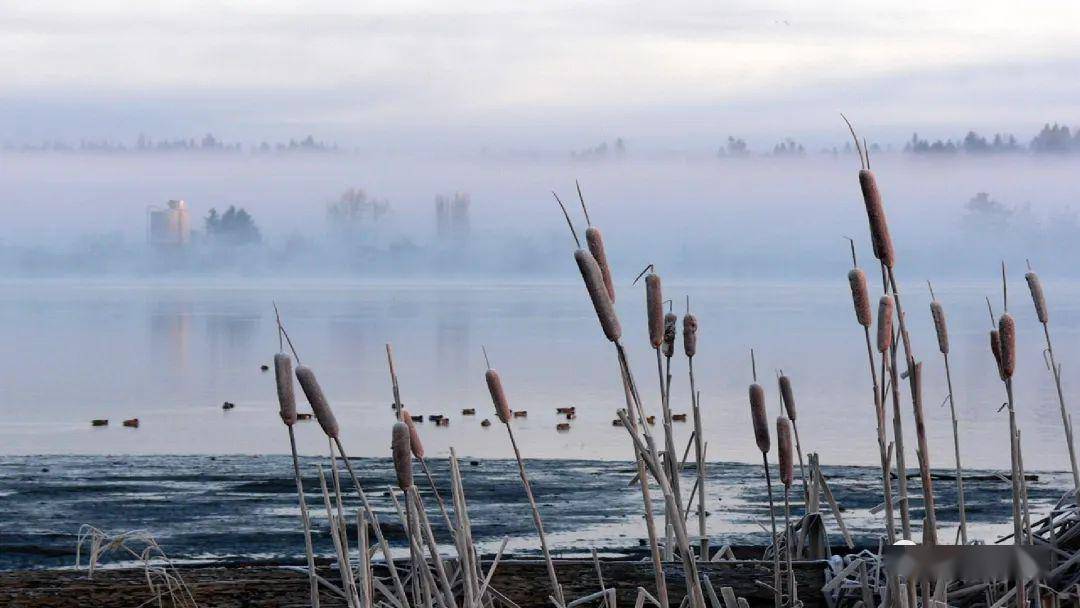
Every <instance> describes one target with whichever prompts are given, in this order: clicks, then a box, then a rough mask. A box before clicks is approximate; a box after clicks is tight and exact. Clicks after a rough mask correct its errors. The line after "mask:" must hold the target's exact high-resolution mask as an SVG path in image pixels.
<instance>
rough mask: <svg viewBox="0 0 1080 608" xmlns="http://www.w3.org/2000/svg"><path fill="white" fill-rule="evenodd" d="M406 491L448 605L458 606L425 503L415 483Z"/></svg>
mask: <svg viewBox="0 0 1080 608" xmlns="http://www.w3.org/2000/svg"><path fill="white" fill-rule="evenodd" d="M405 493H406V496H405V499H406V501H410V500H411V501H412V504H413V507H414V508H415V509H416V519H417V523H418V524H419V526H418V528H419V531H418V532H419V534H420V536H421V537H422V538H423V539H424V540H425V541H426V543H427V546H428V552H429V553H430V554H431V562H432V564H434V566H435V574H436V575H437V576H438V581H437V582H438V583H439V586H440V587H442V591H443V595H444V596H445V597H446V605H447V606H450V608H457V601H456V600H455V599H454V588H453V586H452V585H451V584H450V579H449V578H448V577H447V576H446V568H445V567H444V566H443V561H442V556H440V555H439V545H438V544H437V543H436V542H435V534H434V533H433V532H432V531H431V523H430V522H429V521H428V518H427V513H426V511H425V509H424V503H423V502H421V501H420V493H419V492H417V490H416V486H415V485H412V486H409V488H408V489H407V490H406V491H405Z"/></svg>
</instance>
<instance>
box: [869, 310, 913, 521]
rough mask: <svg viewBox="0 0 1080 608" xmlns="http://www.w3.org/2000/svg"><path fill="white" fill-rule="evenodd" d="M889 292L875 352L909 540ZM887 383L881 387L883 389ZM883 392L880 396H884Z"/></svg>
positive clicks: (880, 321) (902, 432)
mask: <svg viewBox="0 0 1080 608" xmlns="http://www.w3.org/2000/svg"><path fill="white" fill-rule="evenodd" d="M894 305H895V301H894V300H893V299H892V298H890V297H889V296H887V295H886V296H881V299H880V300H879V301H878V343H877V347H878V352H880V353H881V367H882V377H884V376H885V374H888V375H889V376H888V377H889V384H888V386H889V387H891V388H892V406H893V411H892V414H893V436H894V438H893V450H894V452H893V453H894V455H895V458H896V473H897V487H898V488H899V490H900V531H901V535H902V538H903V539H904V540H911V517H910V514H909V513H910V511H909V504H908V485H907V466H906V464H905V462H904V425H903V420H902V418H901V413H900V390H899V386H900V374H899V373H898V372H897V369H896V358H897V348H896V339H895V338H896V332H895V330H894V329H893V306H894ZM885 392H888V387H883V388H882V393H885ZM884 397H885V396H884V395H882V399H884Z"/></svg>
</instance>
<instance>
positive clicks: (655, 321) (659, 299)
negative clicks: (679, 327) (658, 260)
mask: <svg viewBox="0 0 1080 608" xmlns="http://www.w3.org/2000/svg"><path fill="white" fill-rule="evenodd" d="M645 312H646V314H647V316H648V320H649V343H650V344H652V347H653V348H660V345H661V344H663V343H664V296H663V294H662V291H661V288H660V276H659V275H657V274H656V273H655V272H650V273H649V274H648V275H646V276H645Z"/></svg>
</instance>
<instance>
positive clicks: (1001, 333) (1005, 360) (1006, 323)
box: [998, 312, 1016, 378]
mask: <svg viewBox="0 0 1080 608" xmlns="http://www.w3.org/2000/svg"><path fill="white" fill-rule="evenodd" d="M998 338H999V339H1000V340H1001V347H1000V349H1001V373H1002V375H1004V377H1006V378H1012V375H1013V372H1014V371H1015V370H1016V321H1014V320H1013V317H1012V315H1010V314H1009V313H1007V312H1006V313H1002V315H1001V318H1000V319H999V320H998Z"/></svg>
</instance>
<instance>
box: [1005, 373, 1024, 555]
mask: <svg viewBox="0 0 1080 608" xmlns="http://www.w3.org/2000/svg"><path fill="white" fill-rule="evenodd" d="M1005 395H1006V397H1007V398H1008V406H1009V451H1010V452H1011V454H1010V456H1011V460H1012V492H1013V496H1012V502H1013V544H1016V545H1020V544H1023V542H1024V537H1023V529H1022V524H1021V513H1020V497H1021V494H1022V490H1021V488H1020V459H1019V455H1018V454H1017V453H1016V452H1017V451H1016V432H1017V431H1016V410H1015V409H1013V386H1012V378H1005Z"/></svg>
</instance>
